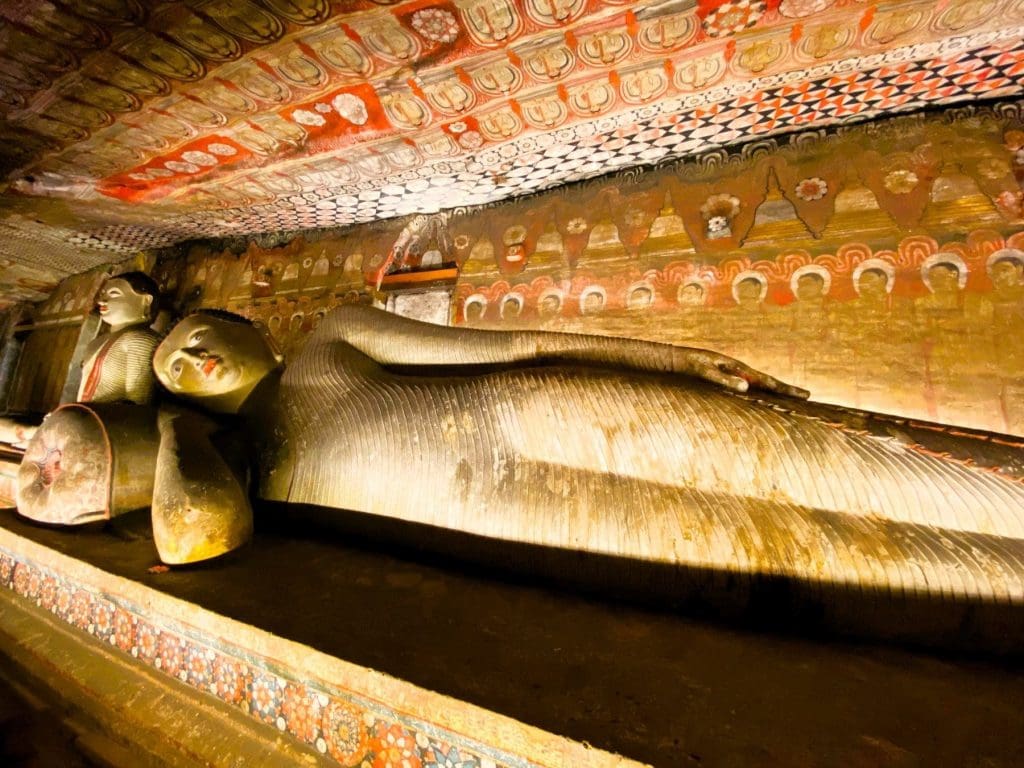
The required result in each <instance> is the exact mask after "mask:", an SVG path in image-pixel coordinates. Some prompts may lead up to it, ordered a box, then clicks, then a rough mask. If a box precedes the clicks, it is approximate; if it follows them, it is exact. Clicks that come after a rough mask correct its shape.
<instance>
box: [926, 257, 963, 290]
mask: <svg viewBox="0 0 1024 768" xmlns="http://www.w3.org/2000/svg"><path fill="white" fill-rule="evenodd" d="M928 279H929V280H930V281H931V284H932V290H933V291H934V292H935V293H936V294H938V295H948V294H951V293H956V292H957V291H958V290H959V289H960V270H958V269H957V268H956V267H954V266H953V265H952V264H936V265H935V266H934V267H932V268H931V269H929V270H928Z"/></svg>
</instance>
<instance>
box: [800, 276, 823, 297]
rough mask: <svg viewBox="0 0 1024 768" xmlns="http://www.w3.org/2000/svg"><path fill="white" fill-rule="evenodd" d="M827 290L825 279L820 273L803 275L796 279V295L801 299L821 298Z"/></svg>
mask: <svg viewBox="0 0 1024 768" xmlns="http://www.w3.org/2000/svg"><path fill="white" fill-rule="evenodd" d="M824 290H825V281H824V280H822V279H821V276H820V275H802V276H801V277H800V279H799V280H797V281H796V297H797V298H798V299H800V301H808V300H810V299H817V298H820V297H821V295H822V294H823V293H824Z"/></svg>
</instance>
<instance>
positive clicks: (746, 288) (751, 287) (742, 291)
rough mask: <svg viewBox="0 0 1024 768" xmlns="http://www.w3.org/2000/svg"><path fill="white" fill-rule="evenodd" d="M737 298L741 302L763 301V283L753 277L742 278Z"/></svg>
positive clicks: (753, 302)
mask: <svg viewBox="0 0 1024 768" xmlns="http://www.w3.org/2000/svg"><path fill="white" fill-rule="evenodd" d="M736 298H737V300H738V301H739V303H740V304H744V305H748V304H758V303H760V301H761V283H759V282H758V281H757V280H754V279H753V278H750V277H748V278H746V279H744V280H740V284H739V285H737V286H736Z"/></svg>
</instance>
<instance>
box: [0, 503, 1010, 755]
mask: <svg viewBox="0 0 1024 768" xmlns="http://www.w3.org/2000/svg"><path fill="white" fill-rule="evenodd" d="M125 520H127V522H125V521H121V522H119V523H118V524H117V525H116V526H113V527H112V526H106V527H88V528H84V529H77V530H74V531H70V530H57V529H50V528H43V527H38V526H34V525H31V524H28V523H26V522H25V521H23V520H22V519H20V518H18V517H17V515H16V514H15V513H14V511H13V510H0V525H3V526H4V527H6V528H8V529H10V530H12V531H13V532H15V533H17V534H19V535H22V536H26V537H28V538H31V539H33V540H35V541H37V542H39V543H41V544H44V545H46V546H49V547H51V548H53V549H55V550H58V551H60V552H63V553H66V554H69V555H72V556H74V557H77V558H79V559H82V560H84V561H86V562H89V563H91V564H93V565H95V566H98V567H100V568H103V569H105V570H107V571H109V572H112V573H115V574H117V575H120V576H123V577H126V578H129V579H133V580H136V581H138V582H140V583H143V584H145V585H147V586H149V587H152V588H154V589H157V590H161V591H163V592H166V593H168V594H171V595H174V596H176V597H179V598H182V599H185V600H189V601H191V602H194V603H197V604H200V605H202V606H203V607H205V608H207V609H209V610H212V611H215V612H217V613H220V614H222V615H225V616H229V617H231V618H234V619H237V620H240V621H243V622H247V623H250V624H253V625H256V626H258V627H260V628H263V629H265V630H268V631H270V632H273V633H275V634H277V635H280V636H283V637H286V638H288V639H291V640H295V641H298V642H301V643H305V644H307V645H310V646H313V647H315V648H317V649H318V650H321V651H323V652H326V653H328V654H331V655H333V656H336V657H339V658H341V659H345V660H346V661H349V662H353V663H356V664H360V665H365V666H367V667H371V668H373V669H376V670H379V671H382V672H385V673H387V674H390V675H393V676H395V677H398V678H401V679H404V680H407V681H410V682H412V683H414V684H416V685H419V686H423V687H425V688H429V689H431V690H434V691H438V692H440V693H444V694H447V695H449V696H454V697H457V698H459V699H463V700H465V701H468V702H471V703H473V704H476V705H479V706H482V707H485V708H487V709H490V710H493V711H496V712H499V713H502V714H505V715H509V716H512V717H515V718H517V719H519V720H522V721H524V722H526V723H529V724H531V725H535V726H538V727H540V728H544V729H546V730H549V731H552V732H554V733H558V734H561V735H564V736H568V737H570V738H573V739H577V740H580V741H586V742H589V743H590V744H593V745H595V746H598V747H601V748H604V749H607V750H610V751H613V752H618V753H621V754H623V755H626V756H628V757H631V758H634V759H637V760H642V761H646V762H650V763H652V764H654V765H656V766H666V767H675V766H691V765H692V766H696V765H700V766H716V767H717V766H723V767H731V766H737V767H739V766H743V767H744V768H758V767H761V766H807V767H814V766H851V767H854V768H857V767H859V766H863V767H864V768H868V767H869V766H870V767H872V768H874V767H876V766H898V767H899V768H904V767H909V766H922V767H928V768H930V767H931V766H947V765H948V766H963V767H965V768H1000V767H1002V766H1007V767H1008V766H1021V765H1024V706H1022V704H1024V666H1022V665H1021V664H1020V662H1019V661H1013V660H1009V659H1007V658H1002V659H995V658H984V657H965V656H962V655H961V656H951V655H945V656H943V655H939V654H935V653H925V652H921V651H915V650H911V649H906V648H899V647H896V646H894V645H891V644H885V643H881V642H874V643H872V642H852V641H846V640H842V639H839V638H835V637H832V638H828V637H822V636H820V635H819V636H814V637H811V636H807V635H801V634H800V633H799V632H790V633H779V632H765V631H755V630H753V629H750V628H746V629H745V628H743V627H741V626H736V625H723V624H721V623H714V622H709V621H702V620H698V619H696V618H692V617H688V616H686V615H681V614H679V613H672V612H659V611H656V610H652V609H650V608H640V607H633V606H630V605H627V604H623V603H619V602H610V601H603V600H597V599H594V598H591V597H586V596H583V595H580V594H575V593H572V592H569V591H564V590H558V589H553V588H547V587H544V586H540V585H537V584H535V583H530V582H529V581H527V580H525V579H514V578H510V577H508V576H503V577H502V576H497V575H495V574H492V573H485V572H482V571H481V570H480V569H479V568H476V569H474V568H469V567H466V566H465V565H462V564H459V563H455V564H451V565H449V564H446V563H445V562H443V560H441V559H439V558H437V557H434V558H430V559H424V558H415V557H409V556H408V554H407V553H404V554H403V555H402V556H395V555H394V554H391V553H389V552H388V551H386V550H385V549H384V548H383V547H380V546H373V545H367V544H366V543H365V542H359V543H351V542H347V541H345V540H339V539H338V538H333V537H329V536H323V535H319V534H317V535H307V536H302V535H296V532H290V531H289V530H288V526H287V525H277V526H267V525H264V526H262V527H261V526H260V524H259V521H258V522H257V530H258V531H259V533H257V536H256V538H255V541H254V542H253V544H252V545H251V546H250V547H248V548H246V549H245V550H243V551H241V552H239V553H235V554H234V555H232V556H230V557H227V558H224V559H222V560H220V561H217V562H214V563H210V564H207V565H205V566H202V567H191V568H181V569H179V568H174V569H171V570H169V571H167V572H163V573H151V572H150V571H149V569H150V567H151V566H154V565H156V564H157V562H158V560H157V556H156V550H155V548H154V546H153V543H152V540H151V538H150V536H149V531H148V520H147V519H145V518H144V517H139V516H135V518H134V519H129V518H126V519H125Z"/></svg>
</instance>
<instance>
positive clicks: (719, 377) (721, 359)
mask: <svg viewBox="0 0 1024 768" xmlns="http://www.w3.org/2000/svg"><path fill="white" fill-rule="evenodd" d="M672 363H673V365H672V369H673V370H674V371H675V372H677V373H685V374H687V375H690V376H696V377H697V378H700V379H704V380H705V381H710V382H711V383H712V384H719V385H721V386H723V387H725V388H726V389H731V390H733V391H734V392H746V391H747V390H749V389H751V388H753V389H763V390H766V391H768V392H775V393H777V394H780V395H786V396H787V397H796V398H799V399H800V400H806V399H807V398H808V397H810V395H811V393H810V392H808V391H807V390H806V389H802V388H801V387H794V386H793V385H792V384H786V383H785V382H784V381H779V380H778V379H776V378H775V377H774V376H769V375H768V374H767V373H762V372H761V371H758V370H756V369H754V368H751V367H750V366H749V365H747V364H746V363H741V362H740V361H739V360H737V359H736V358H733V357H729V356H728V355H721V354H719V353H718V352H711V351H709V350H706V349H691V348H687V347H676V348H675V353H674V354H673V360H672Z"/></svg>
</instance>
